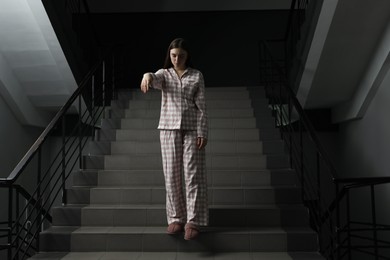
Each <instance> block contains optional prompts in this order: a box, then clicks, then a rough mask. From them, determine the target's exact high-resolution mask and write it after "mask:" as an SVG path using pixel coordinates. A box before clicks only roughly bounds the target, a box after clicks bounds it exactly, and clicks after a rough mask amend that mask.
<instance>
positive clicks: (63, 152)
mask: <svg viewBox="0 0 390 260" xmlns="http://www.w3.org/2000/svg"><path fill="white" fill-rule="evenodd" d="M65 124H66V122H65V115H63V117H62V160H61V161H62V172H61V176H62V183H61V187H62V205H66V203H67V198H66V187H65V181H66V176H65V174H66V162H65V159H66V151H65V150H66V147H65V145H66V141H65V135H66V134H65V131H66V125H65Z"/></svg>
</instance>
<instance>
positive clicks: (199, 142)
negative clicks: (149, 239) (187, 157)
mask: <svg viewBox="0 0 390 260" xmlns="http://www.w3.org/2000/svg"><path fill="white" fill-rule="evenodd" d="M196 145H197V146H198V149H199V150H201V149H203V148H205V147H206V145H207V139H206V138H203V137H198V138H197V139H196Z"/></svg>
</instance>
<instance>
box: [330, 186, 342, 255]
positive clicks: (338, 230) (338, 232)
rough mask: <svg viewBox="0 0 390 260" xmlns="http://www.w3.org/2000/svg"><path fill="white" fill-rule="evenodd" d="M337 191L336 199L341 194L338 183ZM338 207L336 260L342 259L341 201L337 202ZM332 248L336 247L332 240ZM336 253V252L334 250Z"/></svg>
mask: <svg viewBox="0 0 390 260" xmlns="http://www.w3.org/2000/svg"><path fill="white" fill-rule="evenodd" d="M335 189H336V196H335V198H337V197H338V194H339V191H340V190H339V184H338V183H336V185H335ZM336 203H337V205H336V227H335V228H336V249H337V257H336V259H340V256H341V252H340V250H341V247H340V201H337V202H336ZM332 247H334V243H333V239H332ZM332 251H334V250H332Z"/></svg>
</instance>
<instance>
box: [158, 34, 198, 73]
mask: <svg viewBox="0 0 390 260" xmlns="http://www.w3.org/2000/svg"><path fill="white" fill-rule="evenodd" d="M175 48H180V49H183V50H185V51H186V52H187V59H186V63H185V65H186V67H192V62H191V55H190V51H189V48H188V44H187V42H186V40H184V39H183V38H176V39H174V40H173V41H172V42H171V44H169V47H168V51H167V55H166V57H165V62H164V69H168V68H171V67H173V64H172V62H171V57H170V52H171V50H172V49H175Z"/></svg>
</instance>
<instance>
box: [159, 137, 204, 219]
mask: <svg viewBox="0 0 390 260" xmlns="http://www.w3.org/2000/svg"><path fill="white" fill-rule="evenodd" d="M196 138H197V134H196V131H187V130H160V143H161V154H162V163H163V170H164V177H165V187H166V207H167V208H166V210H167V220H168V224H171V223H173V222H180V223H193V224H195V225H198V226H207V225H208V218H209V216H208V200H207V177H206V164H205V149H202V150H199V149H198V148H197V145H196ZM183 179H184V182H183ZM183 183H184V189H183Z"/></svg>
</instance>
